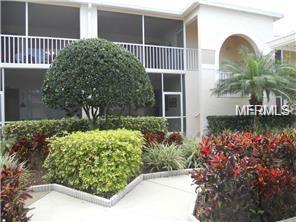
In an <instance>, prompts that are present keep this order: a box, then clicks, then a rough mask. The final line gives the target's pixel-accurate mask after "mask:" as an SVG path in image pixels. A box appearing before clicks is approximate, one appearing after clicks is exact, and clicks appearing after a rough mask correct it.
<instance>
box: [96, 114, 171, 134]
mask: <svg viewBox="0 0 296 222" xmlns="http://www.w3.org/2000/svg"><path fill="white" fill-rule="evenodd" d="M100 128H102V129H118V128H125V129H128V130H138V131H141V132H142V133H146V132H155V133H160V132H161V133H167V132H168V123H167V120H166V119H165V118H162V117H152V116H150V117H121V118H120V119H119V118H110V119H108V121H107V122H106V121H102V120H101V126H100Z"/></svg>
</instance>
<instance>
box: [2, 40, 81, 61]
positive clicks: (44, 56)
mask: <svg viewBox="0 0 296 222" xmlns="http://www.w3.org/2000/svg"><path fill="white" fill-rule="evenodd" d="M74 41H76V39H65V38H48V37H37V36H28V37H26V36H17V35H2V34H1V41H0V52H1V63H10V64H50V63H51V62H52V61H53V60H54V58H55V57H56V55H57V54H58V53H59V51H60V50H62V49H63V48H64V47H65V46H67V45H69V44H71V43H72V42H74Z"/></svg>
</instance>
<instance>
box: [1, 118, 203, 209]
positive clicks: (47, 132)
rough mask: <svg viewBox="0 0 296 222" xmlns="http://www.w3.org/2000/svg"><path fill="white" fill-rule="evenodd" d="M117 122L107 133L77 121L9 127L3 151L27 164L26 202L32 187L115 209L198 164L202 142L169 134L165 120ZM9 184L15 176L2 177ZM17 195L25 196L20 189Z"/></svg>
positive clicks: (44, 121) (24, 170)
mask: <svg viewBox="0 0 296 222" xmlns="http://www.w3.org/2000/svg"><path fill="white" fill-rule="evenodd" d="M111 121H112V122H113V123H112V124H109V126H110V127H111V128H112V129H111V130H105V129H106V124H105V125H104V128H105V129H102V130H99V129H97V130H93V129H92V128H91V127H90V125H89V124H88V121H87V120H84V119H77V118H69V119H61V120H40V121H20V122H11V123H9V124H7V125H6V126H5V128H4V132H5V133H4V136H5V140H4V141H6V142H5V143H3V144H2V148H3V149H2V150H3V152H1V153H6V154H7V156H8V155H9V156H13V159H14V160H15V167H16V168H17V167H18V164H19V163H20V162H24V164H22V167H23V168H22V171H20V173H21V172H22V174H27V175H29V176H28V177H27V178H26V180H24V181H23V183H22V186H21V187H20V188H21V192H24V194H25V195H24V196H23V197H22V198H21V199H20V203H21V202H23V201H24V199H26V198H28V197H29V196H27V194H29V193H28V191H29V190H30V189H28V188H29V187H31V190H35V191H38V190H39V191H42V189H49V190H57V191H60V192H63V193H66V194H68V195H71V196H74V197H78V198H81V197H83V198H82V199H83V200H87V201H90V202H95V203H99V204H102V205H104V206H111V205H114V204H115V203H116V202H117V201H118V200H119V199H120V198H122V197H123V196H124V195H125V194H126V193H127V192H129V191H130V190H131V189H132V188H133V187H134V186H136V185H137V184H138V183H139V182H140V181H141V180H142V179H145V178H150V177H154V176H156V177H163V176H172V175H180V174H185V173H188V171H186V170H185V171H184V169H186V168H192V167H196V166H197V165H198V162H197V159H196V158H195V153H196V150H198V147H197V142H196V141H195V140H193V139H188V138H186V137H183V136H182V135H181V134H180V133H168V132H167V131H168V129H167V122H166V120H165V119H163V118H158V117H121V119H120V120H119V119H116V120H111ZM101 122H104V120H101ZM115 123H116V125H115ZM131 123H132V124H131ZM116 127H117V128H118V129H117V130H114V129H116ZM128 127H130V128H131V129H128ZM122 128H127V129H122ZM137 129H138V130H137ZM10 137H14V139H10ZM4 145H5V146H4ZM44 162H45V163H44ZM175 170H177V171H176V172H175ZM178 170H179V171H178ZM180 170H181V171H180ZM160 171H161V172H162V173H160V174H159V173H156V174H149V173H151V172H153V173H155V172H160ZM163 171H164V172H163ZM167 171H171V172H172V173H170V172H167ZM20 178H21V177H20ZM4 180H6V181H8V182H9V181H10V178H7V177H6V176H5V175H2V177H1V181H4ZM42 184H43V185H42ZM40 189H41V190H40ZM85 192H87V193H88V194H87V193H85ZM15 195H19V192H18V191H17V190H15ZM94 195H95V196H94ZM95 200H96V201H95ZM3 201H4V202H3V203H5V202H9V201H10V200H8V199H5V200H3ZM111 203H112V204H111ZM24 209H25V208H24ZM9 212H11V211H9ZM9 212H8V213H9ZM24 212H25V211H24Z"/></svg>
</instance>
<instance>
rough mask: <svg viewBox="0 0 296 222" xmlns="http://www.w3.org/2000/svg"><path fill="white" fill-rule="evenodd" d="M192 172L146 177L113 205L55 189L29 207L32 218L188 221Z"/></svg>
mask: <svg viewBox="0 0 296 222" xmlns="http://www.w3.org/2000/svg"><path fill="white" fill-rule="evenodd" d="M191 182H192V180H191V178H190V177H189V176H176V177H169V178H159V179H151V180H145V181H142V182H141V183H140V184H139V185H138V186H137V187H136V188H135V189H134V190H132V191H131V192H129V193H128V194H127V195H126V196H125V197H124V198H123V199H121V200H120V201H119V202H118V203H117V204H116V205H115V206H113V207H111V208H107V207H103V206H99V205H96V204H92V203H89V202H86V201H82V200H79V199H76V198H73V197H70V196H67V195H64V194H61V193H58V192H55V191H52V192H50V193H49V194H47V195H45V196H44V197H43V198H41V199H39V200H37V201H36V202H34V203H33V204H32V205H30V206H29V207H31V208H34V209H33V210H32V211H30V212H31V213H32V214H33V217H32V222H45V221H46V222H51V221H54V222H70V221H71V222H88V221H91V222H93V221H94V222H96V221H98V222H99V221H100V222H101V221H106V222H113V221H114V222H125V221H127V222H134V221H141V222H142V221H144V222H148V221H149V222H187V221H191V220H190V219H189V211H190V206H192V204H193V202H194V199H195V192H194V186H192V185H191Z"/></svg>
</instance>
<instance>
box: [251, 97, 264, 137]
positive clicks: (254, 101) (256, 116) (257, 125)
mask: <svg viewBox="0 0 296 222" xmlns="http://www.w3.org/2000/svg"><path fill="white" fill-rule="evenodd" d="M249 104H250V105H252V106H256V105H263V101H259V100H258V98H257V96H255V95H253V94H252V95H251V98H250V99H249ZM259 118H260V117H259V112H258V111H257V113H254V119H253V128H254V131H256V130H259V128H260V120H259Z"/></svg>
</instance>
